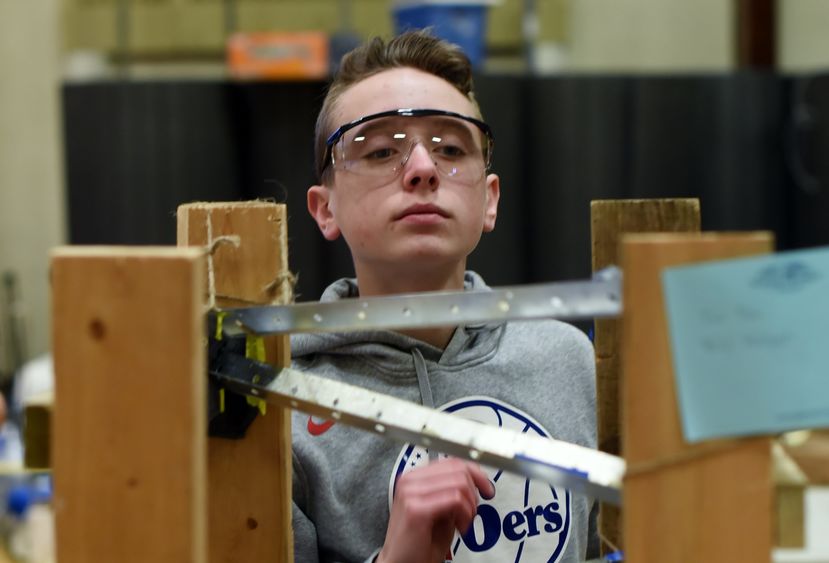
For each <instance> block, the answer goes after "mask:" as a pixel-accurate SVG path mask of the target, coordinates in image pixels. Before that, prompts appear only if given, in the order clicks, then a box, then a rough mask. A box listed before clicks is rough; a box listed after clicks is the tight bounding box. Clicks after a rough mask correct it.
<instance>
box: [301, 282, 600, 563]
mask: <svg viewBox="0 0 829 563" xmlns="http://www.w3.org/2000/svg"><path fill="white" fill-rule="evenodd" d="M465 287H466V289H467V290H470V291H472V290H475V291H478V290H483V291H486V290H488V288H487V286H486V285H485V284H484V282H483V280H482V279H481V278H480V277H479V276H478V275H477V274H475V273H474V272H467V273H466V277H465ZM358 296H359V292H358V289H357V285H356V282H355V281H354V280H349V279H342V280H339V281H337V282H335V283H334V284H332V285H331V286H329V287H328V289H327V290H326V291H325V293H324V294H323V296H322V299H321V300H322V301H331V300H336V299H342V298H345V297H358ZM291 350H292V354H293V358H294V367H296V368H298V369H304V370H308V371H310V372H312V373H314V374H317V375H321V376H324V377H330V378H332V379H336V380H338V381H344V382H347V383H350V384H354V385H359V386H361V387H365V388H367V389H371V390H374V391H377V392H380V393H385V394H388V395H393V396H395V397H399V398H402V399H406V400H409V401H412V402H414V403H420V404H424V405H426V406H430V407H435V408H438V409H439V410H443V411H447V412H451V413H454V414H456V415H458V416H462V417H466V418H471V419H474V420H478V421H480V422H484V423H489V424H493V425H498V426H503V427H508V428H512V429H515V430H517V431H519V432H529V433H533V434H536V435H542V436H549V437H551V438H555V439H558V440H564V441H567V442H572V443H575V444H580V445H583V446H588V447H595V446H596V422H595V363H594V359H593V348H592V346H591V344H590V341H589V340H588V339H587V338H586V336H585V335H584V333H582V332H581V331H580V330H578V329H576V328H575V327H573V326H571V325H568V324H565V323H561V322H558V321H553V320H543V321H525V322H510V323H491V324H484V325H475V326H460V327H458V328H457V329H456V330H455V333H454V335H453V336H452V338H451V340H450V342H449V344H448V345H447V347H446V349H445V350H441V349H439V348H436V347H434V346H431V345H429V344H426V343H424V342H421V341H419V340H416V339H414V338H410V337H408V336H405V335H402V334H399V333H396V332H390V331H371V332H370V331H364V332H350V333H344V334H304V335H295V336H293V337H292V338H291ZM292 423H293V470H294V477H293V501H294V506H293V525H294V544H295V554H296V562H297V563H314V562H317V561H324V562H330V561H347V562H357V561H365V560H371V558H373V556H374V555H375V554H376V553H377V551H378V550H379V548H380V547H381V546H382V544H383V540H384V538H385V533H386V526H387V524H388V520H389V509H390V507H391V500H392V498H393V495H394V486H395V483H396V479H397V477H399V476H400V475H402V474H403V473H405V472H407V471H410V470H411V469H413V468H415V467H419V466H421V465H423V464H426V463H428V462H429V459H430V458H431V459H434V458H435V457H436V456H440V457H444V456H443V454H439V453H438V452H434V451H432V452H430V451H428V450H427V449H425V448H423V447H419V446H413V445H411V444H400V443H396V442H393V441H390V440H386V439H384V438H382V437H379V436H377V435H374V434H372V433H369V432H364V431H362V430H358V429H355V428H352V427H349V426H346V425H344V424H333V423H332V421H325V420H322V419H317V418H315V417H310V416H309V415H307V414H304V413H301V412H298V411H294V413H293V420H292ZM483 470H484V471H485V472H486V473H487V475H488V476H489V477H490V480H492V481H493V482H494V483H495V488H496V494H495V497H494V498H493V499H491V500H483V499H482V500H481V501H480V503H479V505H478V514H477V516H476V517H475V520H474V522H473V525H472V527H471V528H470V530H469V531H468V532H466V533H465V534H464V535H460V534H456V536H455V539H453V541H452V545H451V546H450V550H449V553H447V556H446V559H447V560H451V561H453V562H455V563H461V562H465V561H475V562H483V561H487V562H497V563H503V562H533V563H534V562H537V561H540V562H568V563H569V562H575V561H582V560H584V558H585V555H586V551H587V547H588V536H589V535H592V534H593V531H592V530H591V531H588V528H590V527H591V524H592V520H591V518H590V511H591V507H592V504H593V503H592V500H591V499H589V498H586V497H583V496H580V495H575V494H571V493H570V492H569V491H566V490H564V489H562V488H560V487H552V486H550V485H547V484H544V483H540V482H536V481H531V480H528V479H525V478H523V477H519V476H516V475H513V474H511V473H505V472H501V471H498V470H496V469H494V468H490V467H483Z"/></svg>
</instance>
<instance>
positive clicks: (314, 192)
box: [307, 186, 340, 240]
mask: <svg viewBox="0 0 829 563" xmlns="http://www.w3.org/2000/svg"><path fill="white" fill-rule="evenodd" d="M307 198H308V213H310V214H311V217H313V218H314V220H315V221H316V222H317V226H318V227H319V228H320V232H321V233H322V236H324V237H325V238H326V240H336V239H337V238H338V237H339V236H340V228H339V227H338V226H337V222H336V221H335V220H334V213H333V209H332V207H333V206H332V202H331V188H328V187H326V186H311V187H310V188H308V196H307Z"/></svg>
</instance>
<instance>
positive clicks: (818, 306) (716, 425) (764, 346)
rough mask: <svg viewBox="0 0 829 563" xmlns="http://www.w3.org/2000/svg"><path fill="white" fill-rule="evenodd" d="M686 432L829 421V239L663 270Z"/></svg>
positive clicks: (776, 428) (706, 434) (767, 429)
mask: <svg viewBox="0 0 829 563" xmlns="http://www.w3.org/2000/svg"><path fill="white" fill-rule="evenodd" d="M662 286H663V290H664V294H665V304H666V308H667V316H668V325H669V328H670V340H671V347H672V350H673V361H674V371H675V374H676V383H677V386H676V387H677V393H678V399H679V407H680V413H681V417H682V424H683V430H684V434H685V439H686V440H688V441H690V442H694V441H699V440H705V439H710V438H718V437H726V436H740V435H749V434H774V433H778V432H783V431H787V430H793V429H798V428H816V427H829V248H819V249H812V250H802V251H795V252H781V253H778V254H772V255H768V256H763V257H754V258H745V259H738V260H727V261H719V262H707V263H704V264H696V265H693V266H682V267H676V268H668V269H666V270H665V271H664V272H663V274H662Z"/></svg>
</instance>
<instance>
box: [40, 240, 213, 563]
mask: <svg viewBox="0 0 829 563" xmlns="http://www.w3.org/2000/svg"><path fill="white" fill-rule="evenodd" d="M51 283H52V342H53V353H54V362H55V405H54V411H53V417H54V426H53V438H54V442H53V452H52V459H53V463H54V488H55V497H54V509H55V517H56V526H57V528H56V540H57V559H58V561H60V562H61V563H90V562H102V561H118V562H119V563H132V562H135V563H146V562H147V561H153V562H154V563H182V562H188V563H190V562H193V563H203V562H205V561H207V541H206V540H207V536H206V528H207V526H206V507H205V504H206V498H205V497H206V475H205V456H206V432H207V429H206V426H207V425H206V420H205V416H206V413H205V406H206V405H205V401H206V398H205V394H204V389H205V386H204V377H205V375H204V374H205V354H204V322H203V311H204V303H203V301H202V291H201V288H202V287H203V284H204V262H203V255H202V253H201V252H198V251H196V250H194V249H175V248H133V249H126V248H112V247H105V248H84V247H75V248H72V247H67V248H62V249H58V250H56V251H55V252H54V253H53V255H52V269H51Z"/></svg>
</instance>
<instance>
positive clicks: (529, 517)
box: [389, 397, 572, 563]
mask: <svg viewBox="0 0 829 563" xmlns="http://www.w3.org/2000/svg"><path fill="white" fill-rule="evenodd" d="M440 410H443V411H445V412H450V413H454V414H456V415H458V416H462V417H464V418H468V419H471V420H476V421H478V422H482V423H484V424H490V425H492V426H500V427H502V428H510V429H512V430H516V431H518V432H524V433H527V432H529V433H532V434H534V435H537V436H544V437H549V433H548V432H547V431H546V430H545V429H544V428H542V427H541V425H539V424H538V423H537V422H536V421H535V420H533V419H532V418H531V417H530V416H529V415H527V414H526V413H523V412H521V411H519V410H517V409H515V408H513V407H511V406H509V405H507V404H505V403H503V402H501V401H497V400H495V399H490V398H487V397H468V398H465V399H460V400H457V401H452V402H450V403H448V404H446V405H444V406H443V407H441V408H440ZM440 457H441V458H443V457H446V456H445V455H443V454H441V455H440ZM427 463H429V451H428V450H427V449H426V448H423V447H421V446H414V445H411V444H409V445H407V446H405V447H404V448H403V450H402V451H401V452H400V456H398V458H397V462H396V463H395V466H394V470H393V471H392V475H391V480H390V483H389V509H391V504H392V499H393V498H394V487H395V485H396V483H397V479H398V478H399V477H400V476H401V475H403V474H404V473H406V472H408V471H411V470H412V469H414V468H416V467H421V466H423V465H426V464H427ZM482 469H483V470H484V472H485V473H486V474H487V475H488V477H489V478H490V480H491V481H492V482H493V483H495V497H494V498H492V499H491V500H488V501H483V502H481V503H479V504H478V513H477V515H476V516H475V520H474V521H473V522H472V526H471V527H470V528H469V530H468V531H467V532H466V533H465V534H463V535H460V534H459V533H456V534H455V538H454V539H453V540H452V545H451V547H450V553H449V555H448V556H447V559H450V558H451V560H452V561H454V562H457V563H463V562H466V561H481V560H486V561H498V562H502V561H505V562H515V563H518V562H520V561H533V562H535V561H547V562H548V563H554V562H556V561H559V560H560V559H561V557H562V554H563V553H564V549H565V548H566V547H567V540H568V538H569V536H570V520H571V512H572V509H571V505H570V492H569V491H567V490H565V489H561V488H556V487H553V486H551V485H548V484H546V483H541V482H535V481H531V480H530V479H527V478H525V477H520V476H518V475H513V474H512V473H505V472H502V471H500V470H497V469H493V468H490V467H486V466H482Z"/></svg>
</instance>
